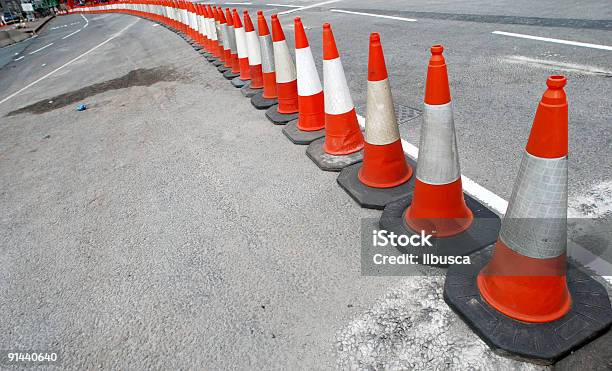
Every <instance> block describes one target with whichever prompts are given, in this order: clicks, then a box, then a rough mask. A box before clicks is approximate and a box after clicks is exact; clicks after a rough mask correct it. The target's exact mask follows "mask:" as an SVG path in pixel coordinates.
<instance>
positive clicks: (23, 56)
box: [15, 55, 25, 62]
mask: <svg viewBox="0 0 612 371" xmlns="http://www.w3.org/2000/svg"><path fill="white" fill-rule="evenodd" d="M23 58H25V55H22V56H21V57H19V58H15V62H17V61H19V60H22V59H23Z"/></svg>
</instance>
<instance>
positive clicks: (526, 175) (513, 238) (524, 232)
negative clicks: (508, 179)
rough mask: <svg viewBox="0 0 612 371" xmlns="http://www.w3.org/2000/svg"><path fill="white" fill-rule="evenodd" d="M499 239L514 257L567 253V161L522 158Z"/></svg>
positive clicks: (564, 159) (562, 159) (530, 157)
mask: <svg viewBox="0 0 612 371" xmlns="http://www.w3.org/2000/svg"><path fill="white" fill-rule="evenodd" d="M499 239H500V240H501V241H502V242H503V243H504V244H505V245H506V246H508V247H509V248H510V249H512V250H514V251H516V252H517V253H519V254H521V255H524V256H529V257H531V258H536V259H547V258H555V257H557V256H559V255H562V254H565V253H566V250H567V157H561V158H539V157H535V156H533V155H531V154H529V153H528V152H527V151H525V153H524V154H523V159H522V161H521V167H520V169H519V173H518V176H517V177H516V182H515V183H514V189H513V190H512V197H510V203H509V204H508V210H507V211H506V215H505V216H504V220H503V223H502V227H501V232H500V233H499Z"/></svg>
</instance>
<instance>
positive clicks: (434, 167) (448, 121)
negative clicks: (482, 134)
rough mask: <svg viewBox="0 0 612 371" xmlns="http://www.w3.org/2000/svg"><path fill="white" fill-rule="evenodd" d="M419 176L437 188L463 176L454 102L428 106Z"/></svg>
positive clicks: (419, 161)
mask: <svg viewBox="0 0 612 371" xmlns="http://www.w3.org/2000/svg"><path fill="white" fill-rule="evenodd" d="M416 177H417V179H419V180H420V181H422V182H423V183H427V184H434V185H442V184H449V183H452V182H454V181H456V180H457V179H459V177H461V170H460V168H459V154H458V153H457V138H456V137H455V124H454V122H453V104H452V102H451V103H447V104H441V105H429V104H427V103H425V109H424V110H423V128H422V129H421V141H420V145H419V158H418V160H417V171H416Z"/></svg>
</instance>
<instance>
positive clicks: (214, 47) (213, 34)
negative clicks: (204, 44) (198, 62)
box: [203, 5, 219, 62]
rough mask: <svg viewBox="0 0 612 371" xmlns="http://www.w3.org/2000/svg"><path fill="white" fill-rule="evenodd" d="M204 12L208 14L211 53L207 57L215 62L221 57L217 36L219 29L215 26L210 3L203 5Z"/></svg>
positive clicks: (207, 24)
mask: <svg viewBox="0 0 612 371" xmlns="http://www.w3.org/2000/svg"><path fill="white" fill-rule="evenodd" d="M203 8H204V12H205V14H206V27H207V29H208V34H209V41H208V52H209V53H210V55H209V56H207V57H206V59H207V60H208V61H209V62H214V61H216V60H217V59H218V57H219V53H218V50H219V44H218V37H217V29H216V27H215V19H214V17H213V14H212V11H211V9H210V6H209V5H203Z"/></svg>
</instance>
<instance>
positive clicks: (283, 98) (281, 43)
mask: <svg viewBox="0 0 612 371" xmlns="http://www.w3.org/2000/svg"><path fill="white" fill-rule="evenodd" d="M272 45H273V48H274V66H275V69H276V93H277V95H278V97H277V99H278V106H276V107H270V108H269V109H268V110H267V111H266V117H267V118H268V120H270V121H272V123H273V124H275V125H285V124H286V123H288V122H289V121H292V120H295V119H297V117H298V97H297V74H296V71H295V64H294V63H293V59H292V57H291V53H290V52H289V47H288V46H287V41H286V39H285V33H284V32H283V28H282V26H281V24H280V21H279V20H278V16H277V15H276V14H274V15H272Z"/></svg>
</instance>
